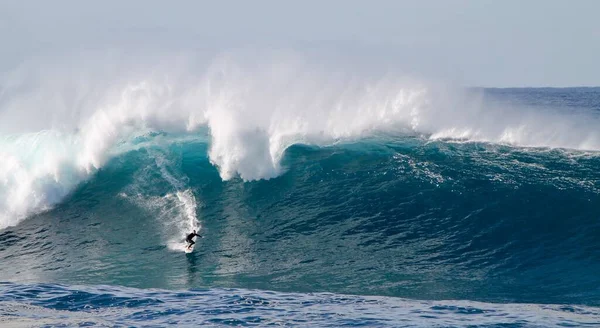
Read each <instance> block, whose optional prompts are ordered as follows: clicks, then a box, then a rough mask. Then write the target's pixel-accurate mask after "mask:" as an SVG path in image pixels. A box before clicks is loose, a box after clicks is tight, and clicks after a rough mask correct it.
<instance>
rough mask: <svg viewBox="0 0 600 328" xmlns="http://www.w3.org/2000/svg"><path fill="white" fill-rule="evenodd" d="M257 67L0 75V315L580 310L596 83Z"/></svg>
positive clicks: (588, 283) (575, 322)
mask: <svg viewBox="0 0 600 328" xmlns="http://www.w3.org/2000/svg"><path fill="white" fill-rule="evenodd" d="M220 67H221V66H220ZM277 68H278V70H276V72H277V73H273V71H270V72H268V73H264V74H263V75H260V76H258V77H257V76H256V72H255V71H252V70H250V71H244V72H241V73H240V71H235V72H234V73H231V72H230V71H227V72H228V73H227V74H225V73H223V70H220V71H219V70H217V71H218V72H217V73H214V72H213V73H214V74H216V75H211V74H213V73H209V77H206V76H204V77H202V79H201V81H199V82H198V81H189V80H186V82H185V83H182V82H180V81H179V82H172V81H171V80H165V79H163V78H162V77H156V76H154V75H153V77H151V78H144V79H140V78H139V76H137V75H136V79H134V81H135V82H132V81H133V80H132V79H126V80H125V81H124V82H123V81H120V82H118V83H113V82H111V83H106V84H103V86H104V89H102V88H98V87H97V85H95V84H94V85H92V84H89V85H88V87H85V88H84V87H81V85H79V84H78V85H79V87H77V88H75V89H73V88H71V89H69V88H62V86H64V85H59V86H58V87H57V86H56V85H54V84H53V85H52V87H49V84H47V83H44V81H45V80H43V81H42V82H40V83H37V84H36V83H30V84H27V85H26V86H23V85H16V86H15V85H12V84H11V85H8V84H6V83H4V84H3V88H2V96H1V97H0V108H1V110H0V120H1V121H0V122H1V123H0V155H1V157H0V158H1V160H0V229H1V230H0V282H1V283H0V325H1V326H7V327H13V326H14V327H29V326H36V327H37V326H42V327H55V326H65V327H66V326H69V327H70V326H109V327H117V326H123V327H125V326H140V327H142V326H148V327H151V326H152V327H155V326H164V325H169V324H173V325H177V326H267V325H283V326H288V325H289V326H322V327H340V326H375V327H574V326H589V327H592V326H600V309H599V308H598V307H599V306H600V278H599V275H598V272H600V220H599V219H600V152H599V151H600V132H599V131H600V130H599V129H598V127H600V89H599V88H557V89H555V88H539V89H537V88H514V89H485V88H475V89H473V88H469V89H462V90H459V89H452V90H450V89H447V88H440V87H439V86H433V87H429V86H428V85H425V84H410V83H409V82H406V81H402V82H401V83H400V82H395V81H393V80H389V79H383V80H373V79H366V80H356V79H354V80H353V79H349V80H348V79H342V78H338V77H337V76H336V77H335V78H330V77H322V76H323V74H321V75H319V76H317V77H315V74H313V73H314V71H313V72H312V73H305V70H302V69H289V68H288V69H287V70H286V73H285V74H284V75H280V73H279V72H280V71H281V70H280V68H281V67H279V66H278V67H277ZM25 80H27V79H25ZM27 81H29V80H27ZM36 81H38V80H36ZM68 81H69V82H64V83H67V84H68V83H80V81H79V80H77V79H68ZM74 81H75V82H74ZM207 81H208V82H207ZM38 82H39V81H38ZM209 82H210V83H209ZM61 83H63V82H61ZM59 84H60V83H59ZM67 84H65V85H67ZM90 85H92V86H90ZM191 86H194V87H191ZM48 88H49V89H50V90H48ZM57 90H58V91H57ZM57 94H58V95H60V97H58V98H60V99H59V100H57V97H56V95H57ZM49 95H52V97H50V96H49ZM57 104H58V105H57ZM42 107H43V108H44V110H41V109H40V108H42ZM193 229H197V230H199V233H200V234H201V235H202V237H203V238H198V240H197V244H196V247H195V250H194V252H192V253H191V254H185V253H184V252H183V248H184V237H185V235H186V234H187V233H189V232H191V230H193Z"/></svg>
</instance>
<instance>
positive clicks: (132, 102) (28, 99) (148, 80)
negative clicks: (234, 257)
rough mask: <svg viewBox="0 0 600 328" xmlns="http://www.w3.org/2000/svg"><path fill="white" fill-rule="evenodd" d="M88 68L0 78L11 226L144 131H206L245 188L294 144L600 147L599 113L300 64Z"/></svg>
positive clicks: (172, 59) (248, 56)
mask: <svg viewBox="0 0 600 328" xmlns="http://www.w3.org/2000/svg"><path fill="white" fill-rule="evenodd" d="M77 58H79V59H75V58H71V57H69V56H64V58H46V59H43V60H40V61H39V62H35V61H33V62H26V63H24V64H23V65H22V66H21V67H18V68H16V69H15V70H14V71H11V72H7V73H4V74H3V75H2V76H0V89H1V90H2V93H1V95H0V140H1V141H0V155H1V156H2V158H3V160H2V162H1V163H0V169H2V173H0V195H2V196H3V197H2V199H3V200H2V201H0V229H2V228H4V227H6V226H9V225H14V224H17V223H18V222H19V221H20V220H22V219H23V218H25V217H27V216H28V215H30V214H32V213H37V212H39V211H42V210H45V209H47V208H50V207H51V206H52V205H53V204H55V203H56V202H58V201H60V199H62V198H63V197H64V196H65V195H66V194H68V193H69V192H70V191H71V190H73V188H74V187H75V186H76V185H77V184H78V183H80V182H81V181H84V180H85V179H86V178H87V177H89V176H90V175H91V174H93V173H94V172H95V171H96V170H97V169H98V168H101V167H102V166H103V165H104V163H105V162H106V160H107V159H108V158H110V156H111V154H114V149H115V145H117V144H121V143H127V142H128V140H130V139H131V138H132V137H133V136H136V135H139V134H140V133H142V131H166V132H178V133H188V134H194V133H198V131H199V129H200V128H202V127H208V131H209V132H208V133H209V142H210V149H209V154H208V155H209V158H210V161H211V163H213V164H214V165H215V166H216V167H217V168H218V169H219V173H220V175H221V177H222V179H224V180H228V179H232V178H234V177H240V178H242V179H243V180H246V181H248V180H257V179H268V178H273V177H276V176H278V175H279V174H281V172H282V168H281V166H280V160H281V158H282V156H283V153H284V152H285V150H286V148H288V147H289V146H290V145H292V144H294V143H307V144H315V145H325V144H329V143H332V142H336V141H337V140H340V139H355V138H361V137H364V136H369V135H372V134H373V133H379V132H386V133H392V134H412V135H420V136H424V137H427V138H431V139H460V140H471V141H485V142H492V143H507V144H511V145H515V146H526V147H528V146H532V147H561V148H570V149H580V150H594V151H598V150H600V134H598V132H597V126H599V125H600V124H599V123H600V118H598V116H597V115H596V114H592V113H580V114H578V115H574V114H573V113H565V112H559V111H552V110H551V109H548V110H545V111H540V110H537V109H527V108H511V107H507V106H501V105H498V104H494V103H488V102H486V101H484V100H483V99H482V98H481V97H479V96H478V95H472V94H467V93H465V92H463V91H461V90H456V89H452V88H447V87H444V86H440V85H436V84H432V83H425V82H423V81H419V80H415V79H409V78H405V77H401V76H377V75H369V74H358V73H355V72H356V70H355V69H354V68H350V67H338V66H335V65H332V66H327V65H325V64H324V63H323V62H322V61H319V60H318V59H314V58H303V57H302V56H300V55H298V54H290V53H287V54H282V53H268V52H259V53H246V52H244V51H240V52H239V53H228V54H224V55H219V56H216V57H213V59H210V60H205V59H204V58H202V57H201V56H200V57H197V56H196V55H195V54H191V53H190V54H185V55H182V54H176V55H173V54H165V53H155V54H152V55H145V54H140V53H136V54H133V55H131V56H130V57H128V55H121V56H101V55H97V54H85V55H80V56H78V57H77ZM328 65H329V63H328ZM36 136H38V137H36ZM40 136H43V137H40ZM46 136H48V138H46ZM41 145H42V146H41ZM124 148H127V147H124ZM51 150H52V151H51ZM54 150H56V151H54ZM165 178H166V179H168V177H165ZM171 182H172V181H171ZM173 186H174V187H175V188H174V189H175V190H178V191H182V190H185V188H181V187H180V186H179V187H177V186H176V184H173Z"/></svg>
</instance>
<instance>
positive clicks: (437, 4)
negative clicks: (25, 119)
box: [0, 0, 600, 87]
mask: <svg viewBox="0 0 600 328" xmlns="http://www.w3.org/2000/svg"><path fill="white" fill-rule="evenodd" d="M598 13H600V1H595V0H573V1H558V0H523V1H513V0H502V1H500V0H498V1H490V0H477V1H476V0H473V1H465V0H438V1H403V0H374V1H362V0H347V1H336V0H330V1H264V0H263V1H261V0H258V1H176V2H170V1H154V0H149V1H114V0H105V1H94V2H91V1H75V0H70V1H66V0H57V1H12V0H2V1H0V42H1V47H2V51H0V71H2V70H3V71H6V70H10V69H11V68H12V67H14V66H16V65H18V64H19V63H20V62H22V61H24V60H26V59H27V58H29V57H31V56H44V54H46V53H57V52H59V53H61V52H63V53H69V52H71V51H76V50H79V49H97V50H102V49H105V48H111V47H136V46H142V45H144V46H148V45H150V46H152V47H154V49H161V48H165V49H166V48H169V49H175V50H176V49H178V48H182V49H183V48H186V49H193V48H211V49H216V50H219V49H222V50H228V49H235V48H238V47H245V48H257V49H261V48H281V49H293V50H296V51H298V52H300V53H301V52H303V51H308V50H310V51H313V52H314V51H321V50H322V51H324V52H327V53H328V54H329V55H331V54H332V53H333V54H335V55H337V56H340V57H351V58H353V60H356V61H360V62H361V65H363V66H367V67H368V66H369V65H373V67H375V66H377V67H382V65H383V66H385V67H393V68H394V69H395V70H398V71H403V72H407V73H410V74H412V75H417V76H423V77H428V78H433V79H441V80H445V81H449V82H451V83H454V84H457V85H462V86H486V87H522V86H599V85H600V64H599V63H598V59H599V58H600V19H598ZM315 49H317V50H315Z"/></svg>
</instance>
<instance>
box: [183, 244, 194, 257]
mask: <svg viewBox="0 0 600 328" xmlns="http://www.w3.org/2000/svg"><path fill="white" fill-rule="evenodd" d="M188 245H189V244H187V243H186V244H185V252H186V253H187V254H189V253H191V252H193V251H194V246H195V245H196V244H194V245H192V246H188Z"/></svg>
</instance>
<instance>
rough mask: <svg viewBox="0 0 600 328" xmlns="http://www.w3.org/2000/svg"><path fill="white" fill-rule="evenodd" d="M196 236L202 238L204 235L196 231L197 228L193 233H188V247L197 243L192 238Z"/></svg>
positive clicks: (186, 239)
mask: <svg viewBox="0 0 600 328" xmlns="http://www.w3.org/2000/svg"><path fill="white" fill-rule="evenodd" d="M196 236H198V237H200V238H202V236H200V235H199V234H197V233H196V230H194V232H192V233H191V234H189V235H187V237H185V241H186V242H187V243H188V247H187V248H190V247H192V245H194V244H195V243H196V242H194V240H193V239H192V238H194V237H196Z"/></svg>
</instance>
